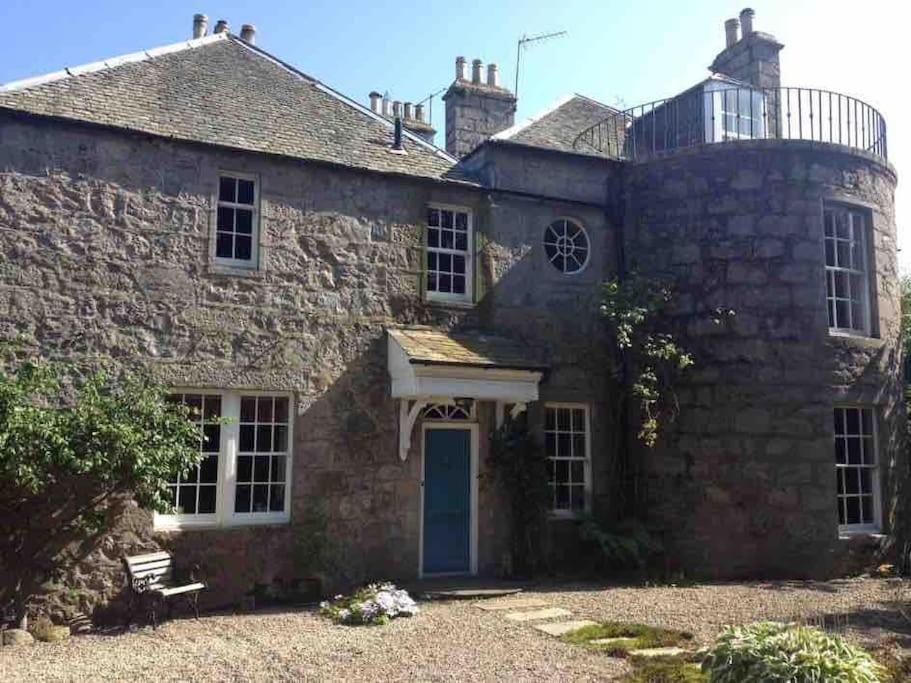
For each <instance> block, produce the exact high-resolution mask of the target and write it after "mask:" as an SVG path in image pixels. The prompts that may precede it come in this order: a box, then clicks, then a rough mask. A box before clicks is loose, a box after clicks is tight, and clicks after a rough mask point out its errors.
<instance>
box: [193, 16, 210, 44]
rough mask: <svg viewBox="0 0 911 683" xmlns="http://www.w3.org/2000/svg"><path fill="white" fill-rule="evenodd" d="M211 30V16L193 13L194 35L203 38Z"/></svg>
mask: <svg viewBox="0 0 911 683" xmlns="http://www.w3.org/2000/svg"><path fill="white" fill-rule="evenodd" d="M208 30H209V17H207V16H206V15H205V14H194V15H193V37H194V38H202V37H203V36H205V35H206V31H208Z"/></svg>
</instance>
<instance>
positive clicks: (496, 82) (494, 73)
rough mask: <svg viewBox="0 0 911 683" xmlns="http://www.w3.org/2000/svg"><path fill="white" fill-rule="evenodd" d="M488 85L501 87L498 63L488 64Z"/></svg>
mask: <svg viewBox="0 0 911 683" xmlns="http://www.w3.org/2000/svg"><path fill="white" fill-rule="evenodd" d="M487 85H489V86H490V87H491V88H499V87H500V70H499V69H498V68H497V65H496V64H488V65H487Z"/></svg>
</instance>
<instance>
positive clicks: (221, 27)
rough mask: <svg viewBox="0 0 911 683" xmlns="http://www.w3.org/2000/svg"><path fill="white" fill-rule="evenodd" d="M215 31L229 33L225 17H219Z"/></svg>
mask: <svg viewBox="0 0 911 683" xmlns="http://www.w3.org/2000/svg"><path fill="white" fill-rule="evenodd" d="M213 33H228V22H227V21H226V20H225V19H219V20H218V21H217V22H216V24H215V30H214V31H213Z"/></svg>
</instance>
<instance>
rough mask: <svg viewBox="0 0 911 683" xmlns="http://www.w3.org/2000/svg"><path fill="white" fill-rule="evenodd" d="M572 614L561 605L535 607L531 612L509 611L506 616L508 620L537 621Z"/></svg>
mask: <svg viewBox="0 0 911 683" xmlns="http://www.w3.org/2000/svg"><path fill="white" fill-rule="evenodd" d="M572 615H573V613H572V612H570V611H569V610H568V609H563V608H562V607H548V608H547V609H537V610H533V611H531V612H510V613H509V614H507V615H506V618H507V619H509V620H510V621H537V620H538V619H559V618H561V617H571V616H572Z"/></svg>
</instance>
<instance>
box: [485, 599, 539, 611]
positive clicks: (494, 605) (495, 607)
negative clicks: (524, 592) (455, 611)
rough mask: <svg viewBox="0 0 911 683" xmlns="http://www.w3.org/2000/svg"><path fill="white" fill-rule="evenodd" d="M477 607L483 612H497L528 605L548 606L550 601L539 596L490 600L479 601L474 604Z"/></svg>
mask: <svg viewBox="0 0 911 683" xmlns="http://www.w3.org/2000/svg"><path fill="white" fill-rule="evenodd" d="M475 607H477V608H478V609H482V610H484V611H485V612H499V611H501V610H502V611H505V610H521V609H529V608H530V607H550V603H548V602H547V601H546V600H541V599H540V598H519V599H518V600H493V601H491V602H479V603H477V604H476V605H475Z"/></svg>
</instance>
